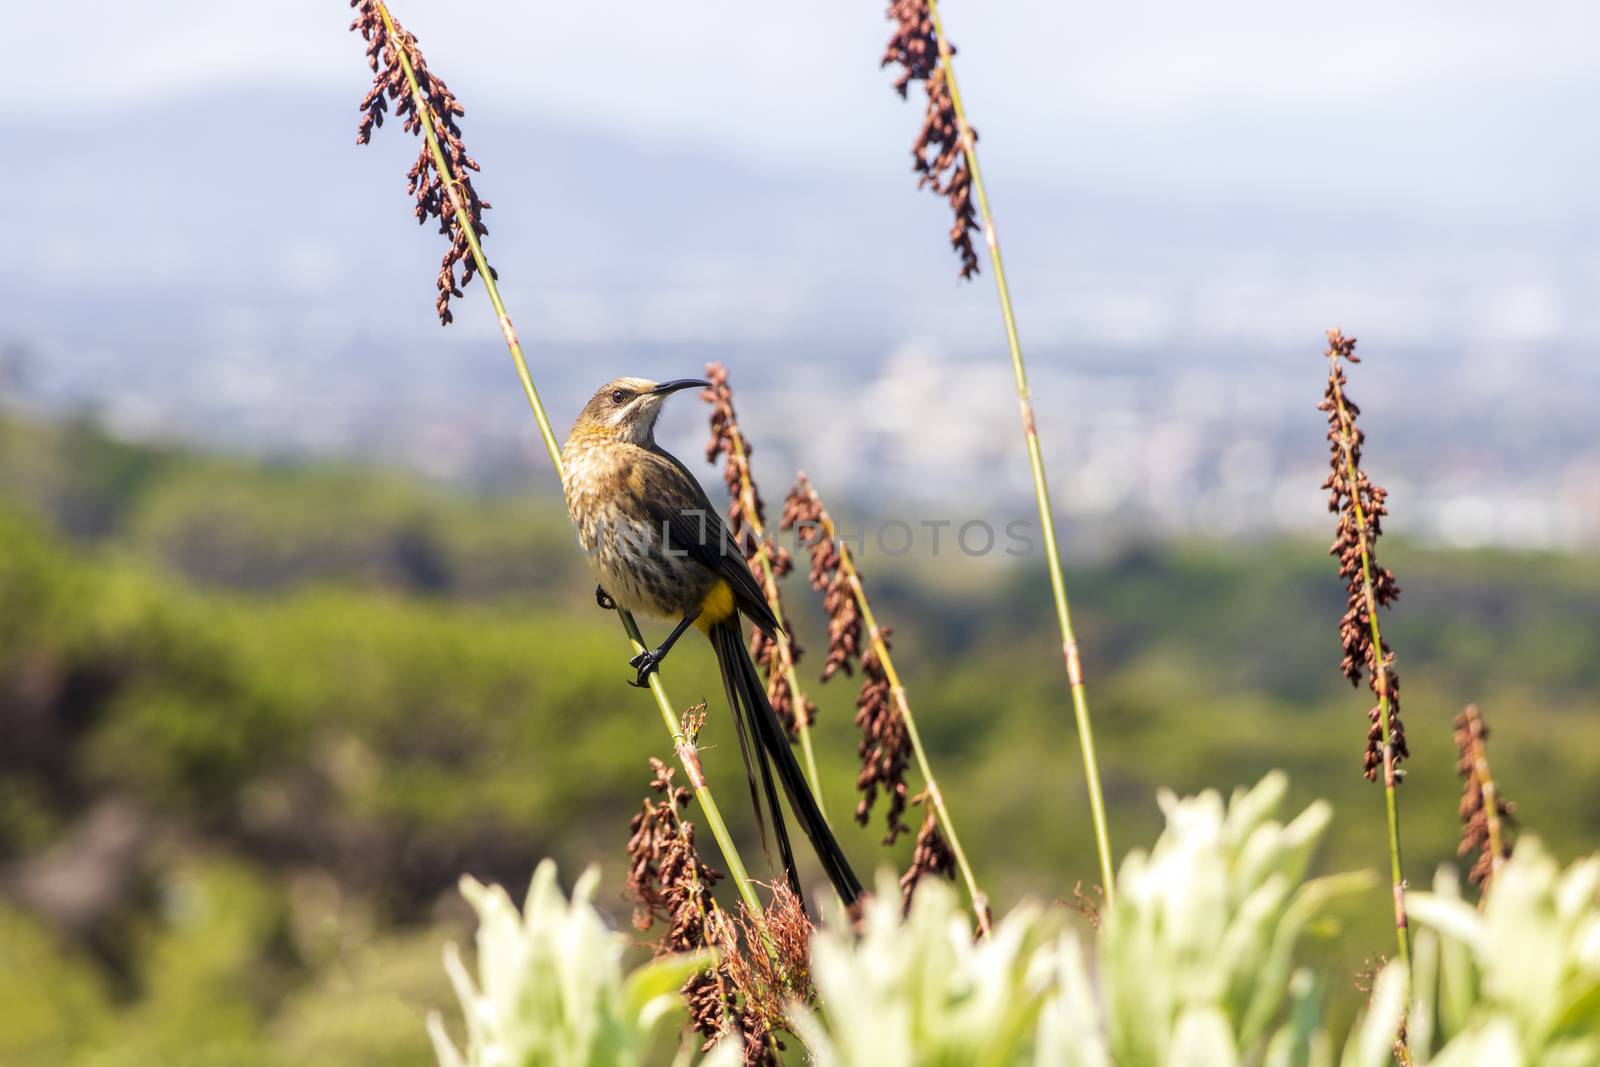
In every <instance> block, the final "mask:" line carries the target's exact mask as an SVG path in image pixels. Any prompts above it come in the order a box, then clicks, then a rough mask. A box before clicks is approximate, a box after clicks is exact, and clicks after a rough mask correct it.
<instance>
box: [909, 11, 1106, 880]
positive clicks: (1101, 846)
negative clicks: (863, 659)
mask: <svg viewBox="0 0 1600 1067" xmlns="http://www.w3.org/2000/svg"><path fill="white" fill-rule="evenodd" d="M927 4H928V16H929V17H930V18H931V19H932V20H933V32H934V36H935V37H936V38H937V39H938V42H939V59H940V66H941V72H940V73H938V74H936V75H934V76H935V77H943V78H944V79H945V84H946V86H947V87H948V88H949V90H950V101H951V103H952V104H953V105H954V107H955V112H956V126H957V129H958V131H959V133H960V136H961V148H962V152H963V154H964V155H965V156H966V159H967V169H968V170H969V171H970V172H971V174H972V191H973V194H974V198H975V199H976V200H977V203H978V213H979V214H980V215H981V216H982V218H983V236H984V241H985V243H986V244H987V245H988V246H989V262H990V263H991V264H992V265H993V267H994V286H995V291H996V292H997V293H998V294H999V297H1000V316H1001V318H1002V319H1003V320H1004V321H1005V329H1006V343H1007V345H1008V346H1009V347H1010V349H1011V373H1012V376H1013V377H1014V378H1015V379H1016V384H1017V403H1018V405H1019V406H1020V407H1021V409H1022V433H1023V436H1024V437H1025V438H1026V439H1027V443H1028V463H1029V465H1030V466H1031V467H1032V468H1033V495H1034V499H1035V501H1036V503H1037V504H1038V507H1039V529H1040V531H1041V532H1042V533H1043V535H1044V548H1045V560H1046V563H1047V564H1048V566H1049V568H1050V591H1051V593H1052V594H1053V596H1054V597H1055V603H1056V622H1057V623H1058V624H1059V625H1060V627H1061V652H1062V656H1063V658H1064V659H1065V661H1066V669H1067V683H1068V685H1070V686H1071V689H1072V712H1073V715H1074V717H1075V718H1076V719H1077V722H1078V744H1079V747H1080V748H1081V749H1082V751H1083V774H1084V778H1085V780H1086V781H1087V784H1088V788H1089V811H1090V815H1091V817H1092V818H1093V820H1094V841H1095V847H1096V849H1098V851H1099V854H1100V886H1101V888H1102V889H1103V890H1104V891H1105V901H1106V905H1107V906H1108V907H1109V906H1111V905H1113V904H1114V903H1115V901H1116V885H1115V882H1114V879H1113V876H1112V870H1111V868H1112V858H1111V835H1110V832H1109V831H1108V830H1107V829H1106V803H1105V794H1104V792H1103V791H1102V790H1101V787H1100V761H1099V759H1098V758H1097V757H1096V756H1095V750H1094V728H1093V725H1092V723H1091V722H1090V719H1089V698H1088V694H1087V693H1086V692H1085V690H1084V685H1083V662H1082V660H1081V659H1080V658H1079V656H1078V639H1077V637H1076V635H1075V634H1074V633H1073V629H1072V613H1071V610H1070V609H1069V607H1068V603H1067V583H1066V579H1065V578H1064V577H1063V576H1062V573H1061V553H1060V550H1059V549H1058V548H1057V547H1056V525H1055V519H1054V517H1053V515H1052V512H1051V508H1050V487H1049V484H1048V483H1047V482H1046V480H1045V473H1044V454H1043V452H1042V450H1041V449H1040V446H1039V433H1038V430H1037V428H1036V427H1035V425H1034V420H1033V399H1032V396H1031V395H1030V394H1029V392H1028V372H1027V369H1026V368H1025V367H1024V366H1023V363H1022V341H1021V338H1020V337H1019V335H1018V333H1017V319H1016V315H1015V313H1014V312H1013V311H1012V308H1011V288H1010V286H1008V285H1007V284H1006V269H1005V264H1004V263H1003V261H1002V260H1001V257H1000V239H999V236H998V234H997V233H996V232H995V225H994V215H993V213H992V212H991V211H990V210H989V196H988V193H986V192H985V191H984V187H983V171H982V170H981V169H980V168H979V167H978V148H977V142H976V140H975V139H974V137H973V136H972V127H971V126H969V125H968V124H967V113H966V109H965V107H964V106H963V105H962V102H961V90H960V89H959V88H958V87H957V85H956V72H955V66H954V64H953V63H952V61H951V52H950V43H949V41H947V40H946V39H945V35H944V24H943V23H942V22H941V21H940V18H939V4H938V0H927Z"/></svg>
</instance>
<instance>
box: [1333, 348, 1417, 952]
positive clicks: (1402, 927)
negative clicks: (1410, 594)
mask: <svg viewBox="0 0 1600 1067" xmlns="http://www.w3.org/2000/svg"><path fill="white" fill-rule="evenodd" d="M1329 358H1330V359H1334V360H1337V358H1338V357H1337V356H1330V357H1329ZM1335 370H1337V368H1335ZM1329 380H1330V381H1331V382H1332V389H1333V398H1334V403H1335V404H1336V405H1337V407H1338V411H1339V423H1340V427H1341V432H1340V434H1339V451H1340V453H1341V455H1342V457H1343V459H1344V473H1345V480H1346V482H1347V484H1348V485H1349V486H1350V506H1351V508H1352V509H1354V511H1355V515H1356V538H1357V542H1358V544H1359V545H1360V548H1361V595H1362V597H1363V598H1364V599H1365V600H1366V606H1367V624H1368V626H1369V627H1370V628H1371V631H1372V647H1373V649H1374V654H1373V667H1372V672H1373V676H1374V678H1375V680H1376V683H1377V684H1376V686H1375V688H1376V689H1377V690H1378V724H1379V728H1380V730H1381V731H1382V733H1381V735H1380V736H1381V737H1382V740H1383V802H1384V808H1385V810H1386V821H1387V823H1388V833H1389V875H1390V882H1391V886H1392V891H1393V895H1394V931H1395V943H1396V945H1397V946H1398V948H1399V952H1400V962H1401V963H1402V964H1403V965H1404V966H1405V969H1406V980H1407V981H1408V982H1409V981H1410V978H1411V931H1410V929H1409V925H1410V924H1409V923H1408V922H1407V919H1406V880H1405V873H1404V870H1403V869H1402V865H1401V863H1400V803H1399V796H1398V794H1397V792H1396V789H1395V786H1396V784H1397V782H1398V778H1397V776H1396V774H1395V766H1394V743H1393V739H1392V737H1391V736H1390V730H1389V664H1388V662H1387V658H1386V654H1385V647H1386V646H1385V645H1384V643H1383V633H1382V631H1381V630H1380V629H1379V625H1378V597H1377V594H1376V592H1374V589H1373V584H1372V545H1371V542H1370V541H1369V540H1368V538H1367V513H1366V509H1365V508H1363V507H1362V506H1361V493H1360V491H1359V488H1358V487H1359V486H1360V484H1361V483H1360V481H1359V480H1358V477H1359V476H1358V473H1357V471H1356V462H1355V455H1354V453H1353V451H1352V448H1351V440H1350V435H1351V422H1352V420H1351V418H1350V411H1349V409H1348V408H1346V407H1345V403H1344V390H1343V389H1342V388H1340V386H1339V375H1338V374H1337V373H1334V374H1332V375H1330V377H1329Z"/></svg>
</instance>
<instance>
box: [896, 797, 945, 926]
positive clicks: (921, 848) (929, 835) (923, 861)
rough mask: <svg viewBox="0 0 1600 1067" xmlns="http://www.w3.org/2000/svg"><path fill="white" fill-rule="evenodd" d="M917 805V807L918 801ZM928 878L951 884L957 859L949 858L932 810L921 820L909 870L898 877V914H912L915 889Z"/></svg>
mask: <svg viewBox="0 0 1600 1067" xmlns="http://www.w3.org/2000/svg"><path fill="white" fill-rule="evenodd" d="M918 801H919V803H920V801H921V798H920V797H919V798H918ZM924 806H925V807H926V805H924ZM930 874H931V875H935V876H939V877H943V878H948V879H951V880H954V878H955V876H956V858H955V856H954V855H952V854H951V852H950V846H949V845H947V844H945V840H944V835H943V834H941V833H939V820H938V819H936V818H934V814H933V809H932V808H931V807H929V808H928V814H927V816H926V817H925V818H924V819H923V820H922V829H920V830H918V831H917V845H916V848H914V849H913V850H912V852H911V866H910V867H907V868H906V873H905V874H902V875H901V876H900V910H901V912H902V913H903V914H905V915H910V914H911V900H912V898H913V897H914V896H915V895H916V892H917V886H918V885H919V884H921V882H922V880H923V879H924V878H926V877H927V876H928V875H930Z"/></svg>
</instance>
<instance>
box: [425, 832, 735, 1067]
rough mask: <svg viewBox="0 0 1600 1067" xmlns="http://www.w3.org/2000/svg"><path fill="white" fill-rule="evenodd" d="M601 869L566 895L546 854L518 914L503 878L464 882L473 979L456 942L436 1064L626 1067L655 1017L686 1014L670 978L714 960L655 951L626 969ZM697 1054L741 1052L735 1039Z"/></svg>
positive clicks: (727, 1065) (723, 1064)
mask: <svg viewBox="0 0 1600 1067" xmlns="http://www.w3.org/2000/svg"><path fill="white" fill-rule="evenodd" d="M599 881H600V876H599V873H598V872H597V871H595V870H594V869H592V868H591V869H590V870H588V871H586V872H585V873H584V875H583V876H582V877H581V878H579V879H578V883H577V885H575V886H574V887H573V890H572V898H571V900H568V899H567V898H565V897H563V896H562V894H561V890H560V888H559V887H558V886H557V885H556V867H555V864H554V863H552V862H551V861H549V860H546V861H544V862H543V863H541V864H539V868H538V870H536V871H534V874H533V884H532V885H530V886H529V887H528V900H527V903H526V905H524V907H523V911H522V914H521V915H518V914H517V909H516V906H515V905H514V904H512V903H511V898H510V897H509V896H507V895H506V892H505V890H504V889H501V888H500V887H499V886H484V885H482V884H480V883H479V882H477V881H476V880H474V879H472V878H463V879H462V880H461V892H462V894H463V895H464V896H465V897H466V898H467V900H468V901H469V902H470V903H471V904H472V907H473V910H474V911H476V912H477V914H478V938H477V942H478V981H477V982H476V983H474V982H473V980H472V977H471V976H470V975H469V974H468V973H467V969H466V966H465V965H464V964H463V963H462V962H461V957H460V955H459V954H458V953H457V952H456V951H455V947H454V946H453V945H452V946H451V947H450V948H449V949H447V950H446V952H445V969H446V970H447V971H448V972H449V974H450V981H451V984H452V985H454V986H455V990H456V995H457V997H459V998H460V1000H461V1010H462V1014H463V1015H464V1016H465V1017H466V1023H467V1041H466V1047H465V1051H464V1052H462V1051H459V1050H457V1048H456V1046H455V1044H454V1043H453V1042H452V1041H451V1040H450V1038H449V1036H448V1035H447V1034H446V1032H445V1029H444V1023H443V1020H442V1019H441V1018H440V1017H439V1014H438V1013H437V1012H435V1013H434V1014H432V1015H431V1016H429V1018H428V1032H429V1035H430V1036H431V1037H432V1038H433V1047H434V1051H435V1053H436V1054H437V1055H438V1057H439V1063H440V1064H441V1065H442V1067H467V1065H470V1067H501V1065H511V1064H541V1065H549V1067H622V1065H627V1064H637V1063H642V1062H644V1057H645V1054H646V1053H647V1051H648V1050H649V1049H650V1047H651V1041H652V1037H653V1035H654V1032H655V1030H656V1028H657V1026H658V1025H659V1024H660V1023H661V1022H662V1021H663V1020H665V1019H666V1018H668V1017H672V1016H676V1015H678V1014H680V1013H681V1012H682V1001H681V1000H680V999H679V997H678V988H679V987H680V986H681V985H682V984H683V982H684V980H685V979H686V978H688V977H689V976H690V975H692V974H694V973H696V972H698V971H701V970H704V969H705V968H706V967H708V966H710V965H711V963H712V962H713V957H712V956H711V954H709V953H686V954H682V955H677V956H667V957H663V958H661V959H657V960H652V961H651V962H650V963H647V964H645V965H644V966H642V967H640V968H639V969H638V970H635V971H633V972H632V973H631V974H628V975H627V976H624V975H623V973H622V955H623V952H624V950H625V949H626V948H627V944H628V939H627V938H626V937H625V936H623V935H621V934H619V933H616V932H615V931H613V930H611V929H610V928H609V927H607V926H606V923H605V920H604V919H603V918H602V917H601V915H600V913H599V912H598V911H596V910H595V907H594V904H593V899H594V892H595V889H596V887H597V886H598V885H599ZM726 1049H727V1051H724V1050H723V1049H722V1048H719V1049H717V1050H715V1051H714V1052H713V1054H712V1055H711V1056H710V1057H708V1058H707V1059H706V1060H705V1061H703V1062H704V1063H706V1064H714V1065H715V1067H731V1065H732V1064H736V1063H738V1062H739V1060H738V1046H737V1045H736V1044H730V1045H727V1046H726Z"/></svg>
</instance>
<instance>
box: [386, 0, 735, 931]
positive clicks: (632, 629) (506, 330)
mask: <svg viewBox="0 0 1600 1067" xmlns="http://www.w3.org/2000/svg"><path fill="white" fill-rule="evenodd" d="M377 7H378V13H379V14H380V15H382V16H383V26H384V29H385V31H386V32H387V33H388V34H389V37H390V39H391V40H395V41H398V40H399V39H400V36H399V33H398V31H397V30H396V29H395V24H394V20H393V19H392V18H391V17H390V15H389V8H388V5H387V4H383V3H379V4H378V5H377ZM396 54H397V55H398V56H399V57H400V65H401V66H402V67H403V68H404V69H405V74H406V82H407V84H408V85H409V86H410V87H411V100H412V103H413V104H415V105H416V109H417V118H418V120H419V121H420V122H421V123H422V135H423V137H424V138H426V139H427V143H428V151H429V153H431V154H432V156H433V165H434V166H435V167H436V168H437V169H438V171H439V176H440V178H441V180H443V182H444V184H445V188H446V189H448V190H449V193H450V206H451V207H452V208H453V209H454V211H455V217H456V225H457V226H459V227H460V228H461V232H462V233H464V234H466V236H467V244H468V245H469V246H470V247H471V249H472V262H473V266H474V267H475V268H476V270H477V274H478V280H479V281H480V282H481V283H482V284H483V288H484V291H485V292H487V293H488V294H489V303H490V304H491V305H493V307H494V313H495V316H496V318H497V319H498V320H499V322H500V333H501V334H502V335H503V336H504V337H505V341H506V347H507V348H508V349H510V351H511V360H512V362H513V363H515V364H516V368H517V377H518V379H520V380H521V382H522V391H523V394H524V395H526V396H527V398H528V406H529V407H531V408H532V409H533V418H534V421H535V422H537V423H538V424H539V435H540V436H541V437H542V438H543V439H544V446H545V449H546V450H547V451H548V452H549V453H550V462H551V464H553V465H554V466H555V469H556V476H557V477H558V478H559V477H561V474H562V470H561V445H560V444H559V443H558V442H557V440H556V435H555V431H554V430H553V429H551V426H550V417H549V415H547V414H546V413H545V409H544V403H543V402H542V401H541V400H540V399H539V391H538V389H537V388H535V387H534V384H533V375H532V374H530V373H529V371H528V362H527V360H526V359H525V358H524V357H523V354H522V345H521V343H520V342H518V340H517V331H516V330H515V329H514V328H513V327H512V325H511V317H510V316H509V315H507V314H506V306H505V302H504V301H503V300H501V299H500V287H499V286H498V285H497V284H496V283H495V280H494V272H493V271H491V270H490V269H489V262H488V260H487V259H486V258H485V257H484V254H483V248H482V247H481V246H480V245H479V243H478V234H477V232H476V231H475V230H474V229H473V227H472V220H471V219H470V218H469V217H468V215H467V210H466V205H464V204H463V203H462V202H461V194H460V191H459V186H458V184H457V181H456V176H455V174H453V173H452V172H451V170H450V164H449V161H448V160H446V158H445V155H444V151H443V150H442V149H441V148H440V147H439V140H438V138H437V137H436V136H435V134H434V115H433V109H432V108H431V107H430V106H429V104H428V100H427V98H426V97H425V96H423V94H422V89H421V87H420V86H419V85H418V84H417V75H416V72H415V71H414V70H412V69H411V60H410V58H409V57H407V55H406V51H405V49H403V48H399V47H398V46H397V47H396ZM617 616H618V617H619V618H620V619H621V620H622V628H623V630H624V631H626V633H627V635H628V640H629V641H631V642H632V643H633V649H634V651H635V652H644V651H645V650H646V648H647V646H646V645H645V643H644V638H643V636H642V635H641V634H640V633H639V624H638V623H636V622H635V621H634V619H633V616H632V615H631V614H629V613H628V612H626V611H623V610H622V609H620V608H619V609H618V610H617ZM650 692H651V693H652V694H653V695H654V696H655V698H656V706H657V707H658V708H659V709H660V711H661V721H662V722H663V723H665V724H666V727H667V732H668V733H670V734H671V735H672V743H673V746H674V747H675V748H676V750H677V753H678V760H679V762H680V763H682V764H683V769H684V772H685V773H686V774H688V776H689V782H690V785H691V786H692V787H693V789H694V795H695V799H696V800H698V801H699V802H700V810H701V811H702V812H703V813H704V814H705V818H706V823H707V825H709V826H710V827H711V834H712V836H713V837H715V838H716V839H717V846H718V847H719V848H721V850H722V859H723V863H724V864H725V865H726V866H727V868H728V874H729V876H730V877H731V878H732V879H733V881H734V884H735V885H736V886H738V888H739V896H740V897H742V898H743V899H744V902H745V905H746V907H748V908H749V909H750V911H751V914H752V915H753V916H755V918H756V920H757V922H758V923H759V922H760V920H761V915H762V910H761V901H760V898H758V897H757V896H756V892H755V888H754V887H753V886H752V885H751V883H750V875H749V874H748V873H747V872H746V870H745V866H744V861H743V860H741V859H740V858H739V850H738V849H737V848H736V847H735V846H734V843H733V835H732V834H730V833H729V832H728V825H727V823H725V822H723V820H722V811H721V809H720V808H718V807H717V801H716V798H715V797H713V796H712V795H711V789H710V787H709V786H707V785H706V780H705V774H704V772H703V771H702V770H701V768H700V759H699V754H698V752H697V750H696V749H695V747H694V745H693V744H692V743H691V742H690V741H689V739H688V738H687V737H685V736H684V733H683V727H682V726H681V725H680V724H679V722H678V717H677V715H676V714H675V713H674V712H673V710H672V709H673V704H672V701H671V700H669V699H668V697H667V690H666V686H665V685H663V684H662V682H661V675H660V672H652V673H651V675H650Z"/></svg>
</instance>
